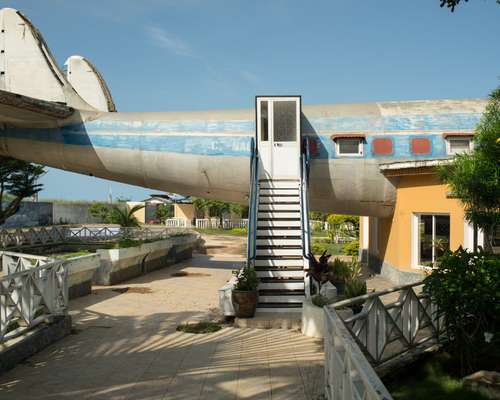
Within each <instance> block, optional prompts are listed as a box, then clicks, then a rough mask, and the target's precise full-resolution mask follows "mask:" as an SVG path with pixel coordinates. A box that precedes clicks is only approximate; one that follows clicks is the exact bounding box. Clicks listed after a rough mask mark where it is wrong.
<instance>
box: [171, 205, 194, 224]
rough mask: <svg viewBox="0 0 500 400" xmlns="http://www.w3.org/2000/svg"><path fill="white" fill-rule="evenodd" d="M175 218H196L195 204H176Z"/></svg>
mask: <svg viewBox="0 0 500 400" xmlns="http://www.w3.org/2000/svg"><path fill="white" fill-rule="evenodd" d="M174 217H175V218H185V219H187V220H190V221H191V220H192V219H194V218H195V209H194V205H193V204H174Z"/></svg>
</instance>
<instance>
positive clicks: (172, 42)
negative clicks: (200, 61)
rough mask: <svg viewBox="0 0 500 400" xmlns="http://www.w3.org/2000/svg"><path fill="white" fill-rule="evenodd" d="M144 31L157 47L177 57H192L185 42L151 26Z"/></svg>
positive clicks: (192, 54)
mask: <svg viewBox="0 0 500 400" xmlns="http://www.w3.org/2000/svg"><path fill="white" fill-rule="evenodd" d="M146 31H147V32H148V34H149V36H150V37H151V39H153V41H154V43H155V44H156V45H157V46H159V47H162V48H164V49H167V50H169V51H171V52H172V53H174V54H177V55H179V56H186V57H193V56H194V53H193V50H192V49H191V47H190V46H189V45H188V44H187V43H186V42H184V41H183V40H182V39H180V38H178V37H176V36H174V35H172V34H170V33H169V32H167V31H165V30H164V29H162V28H159V27H154V26H153V27H148V28H146Z"/></svg>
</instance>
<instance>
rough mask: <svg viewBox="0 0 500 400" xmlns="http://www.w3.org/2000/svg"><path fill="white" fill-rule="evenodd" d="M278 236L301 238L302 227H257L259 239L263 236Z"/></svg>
mask: <svg viewBox="0 0 500 400" xmlns="http://www.w3.org/2000/svg"><path fill="white" fill-rule="evenodd" d="M276 236H286V237H299V238H301V237H302V232H301V230H300V229H267V228H258V229H257V239H259V238H262V237H276Z"/></svg>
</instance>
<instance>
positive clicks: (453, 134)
mask: <svg viewBox="0 0 500 400" xmlns="http://www.w3.org/2000/svg"><path fill="white" fill-rule="evenodd" d="M472 136H474V134H473V133H472V132H447V133H443V137H444V138H445V139H448V138H450V137H472Z"/></svg>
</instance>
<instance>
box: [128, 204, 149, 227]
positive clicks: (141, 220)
mask: <svg viewBox="0 0 500 400" xmlns="http://www.w3.org/2000/svg"><path fill="white" fill-rule="evenodd" d="M137 205H141V206H145V205H146V204H145V203H144V202H143V201H127V208H128V210H129V211H130V210H131V209H132V208H133V207H135V206H137ZM134 216H135V217H136V218H137V221H139V223H140V224H144V223H146V222H145V221H146V208H145V207H143V208H141V209H140V210H138V211H136V212H135V213H134Z"/></svg>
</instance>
